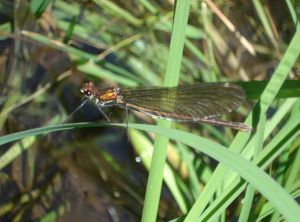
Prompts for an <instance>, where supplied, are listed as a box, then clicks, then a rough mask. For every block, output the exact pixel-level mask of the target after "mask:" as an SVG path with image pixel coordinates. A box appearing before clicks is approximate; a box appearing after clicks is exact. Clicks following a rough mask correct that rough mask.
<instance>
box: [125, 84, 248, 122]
mask: <svg viewBox="0 0 300 222" xmlns="http://www.w3.org/2000/svg"><path fill="white" fill-rule="evenodd" d="M119 95H120V96H121V97H122V100H123V102H124V103H125V104H126V105H127V107H130V108H133V109H136V110H138V111H141V112H144V113H146V114H149V115H151V116H154V117H161V118H167V119H173V120H177V121H178V120H179V121H180V120H181V121H197V120H199V119H203V118H205V119H206V118H213V117H216V116H220V115H222V114H224V113H228V112H231V111H233V110H236V109H237V108H238V107H239V106H240V105H241V103H242V102H243V100H244V99H245V93H244V90H243V89H242V88H241V87H240V86H238V85H235V84H232V83H199V84H194V85H185V86H178V87H170V88H167V87H146V88H145V87H136V88H120V89H119Z"/></svg>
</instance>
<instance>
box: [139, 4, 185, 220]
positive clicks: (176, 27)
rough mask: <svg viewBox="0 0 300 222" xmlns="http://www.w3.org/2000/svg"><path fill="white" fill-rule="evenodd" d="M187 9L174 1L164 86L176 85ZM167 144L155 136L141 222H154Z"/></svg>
mask: <svg viewBox="0 0 300 222" xmlns="http://www.w3.org/2000/svg"><path fill="white" fill-rule="evenodd" d="M189 8H190V1H189V0H188V1H183V0H178V1H176V7H175V11H174V21H173V29H172V34H171V43H170V50H169V56H168V63H167V68H166V76H165V81H164V85H165V86H174V85H177V83H178V79H179V73H180V66H181V59H182V52H183V46H184V42H185V33H186V27H187V21H188V15H189ZM159 126H165V127H170V126H171V123H170V122H167V121H159ZM168 142H169V139H168V138H165V137H161V136H157V138H156V139H155V142H154V149H153V156H152V161H151V166H150V171H149V176H148V183H147V188H146V196H145V203H144V208H143V214H142V221H144V222H149V221H156V216H157V210H158V204H159V199H160V192H161V186H162V177H163V169H164V165H165V161H166V156H167V145H168Z"/></svg>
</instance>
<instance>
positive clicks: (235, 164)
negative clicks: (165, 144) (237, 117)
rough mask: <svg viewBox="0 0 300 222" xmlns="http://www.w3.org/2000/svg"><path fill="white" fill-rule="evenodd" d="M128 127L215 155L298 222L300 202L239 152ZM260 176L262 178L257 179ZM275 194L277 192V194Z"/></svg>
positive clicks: (183, 135)
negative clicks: (299, 203) (155, 134)
mask: <svg viewBox="0 0 300 222" xmlns="http://www.w3.org/2000/svg"><path fill="white" fill-rule="evenodd" d="M112 125H115V126H122V127H126V124H112ZM99 126H103V124H99V123H98V124H95V123H92V124H91V123H76V124H65V125H57V126H48V127H44V128H36V129H32V130H27V131H23V132H19V133H15V134H11V135H7V136H3V137H1V138H0V142H2V144H3V142H4V141H6V142H9V141H12V140H16V139H20V138H24V137H28V136H36V135H38V134H44V133H49V132H54V131H59V130H64V129H77V128H83V127H99ZM129 127H132V128H135V129H139V130H146V131H152V132H154V133H157V134H160V135H162V136H165V137H169V138H171V139H174V140H177V141H180V142H182V143H184V144H186V145H188V146H191V147H193V148H195V149H197V150H199V151H201V152H204V153H206V154H207V155H209V156H211V157H213V158H214V159H216V160H218V161H219V162H221V163H224V164H225V165H226V166H228V167H230V168H231V169H233V170H234V171H235V172H237V173H238V174H239V175H240V176H241V177H243V178H244V179H246V180H247V181H248V182H249V183H250V184H251V185H253V186H254V187H255V188H256V189H257V190H258V191H260V192H261V193H262V194H263V195H264V196H265V197H266V198H267V199H268V200H269V201H270V202H271V203H272V204H273V205H274V206H275V207H276V208H277V210H278V211H279V212H280V213H282V215H284V216H285V218H286V219H287V220H289V221H295V222H296V221H298V218H299V212H300V208H299V206H298V204H297V203H296V202H295V201H294V200H293V199H292V198H291V196H289V195H288V194H287V192H286V191H285V190H283V188H282V187H280V186H279V185H278V184H277V183H276V181H274V180H273V179H272V178H271V177H270V176H269V175H267V174H266V173H265V172H264V171H263V170H261V169H259V168H258V167H257V166H255V165H254V164H253V163H252V162H250V161H248V160H246V159H244V158H243V157H241V156H240V155H238V154H237V153H235V152H233V151H231V150H228V149H226V147H223V146H221V145H219V144H216V143H214V142H212V141H210V140H208V139H205V138H201V137H199V136H196V135H193V134H191V133H187V132H183V131H180V130H175V129H170V128H165V127H160V126H151V125H144V124H129ZM258 178H259V179H258ZM274 193H276V195H274Z"/></svg>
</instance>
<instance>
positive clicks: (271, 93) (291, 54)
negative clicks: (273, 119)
mask: <svg viewBox="0 0 300 222" xmlns="http://www.w3.org/2000/svg"><path fill="white" fill-rule="evenodd" d="M299 40H300V31H299V30H297V32H296V33H295V35H294V37H293V39H292V41H291V43H290V44H289V47H288V49H287V50H286V52H285V54H284V56H283V58H282V60H281V61H280V63H279V65H278V67H277V69H276V70H275V72H274V73H273V76H272V78H271V80H270V81H269V83H268V85H267V86H266V88H265V90H264V92H263V93H262V95H261V99H260V101H259V103H257V104H256V107H255V108H254V110H253V111H252V112H251V113H250V114H249V115H248V118H247V120H246V123H248V124H250V123H251V122H252V123H254V121H256V122H258V120H259V119H260V117H259V116H260V115H264V113H265V112H266V111H267V109H268V108H269V106H270V104H271V103H272V101H273V100H274V98H275V96H276V94H277V93H278V91H279V89H280V88H281V86H282V84H283V82H284V81H285V79H286V77H287V75H288V73H289V71H290V69H291V68H292V67H293V65H294V63H295V61H296V59H297V58H298V56H299V53H300V45H299V44H298V42H299ZM254 116H256V120H255V119H254ZM251 125H252V124H251ZM254 128H255V126H254ZM249 137H250V135H249V134H245V133H238V134H237V136H236V137H235V139H234V141H233V142H232V143H231V145H230V149H231V150H234V151H235V152H240V151H241V150H242V149H243V147H244V145H245V144H246V143H247V141H248V139H249ZM227 170H228V169H227V168H226V167H224V166H222V165H220V166H218V167H217V169H216V170H215V171H214V174H213V176H212V177H211V180H210V181H209V182H208V183H207V184H206V187H205V189H204V190H203V192H202V193H201V195H200V196H199V198H198V199H197V200H196V202H195V204H194V206H193V207H192V209H191V210H190V212H189V214H188V215H187V217H186V221H195V220H197V218H198V217H199V216H200V215H201V213H202V211H203V210H204V209H205V208H206V206H207V204H208V202H209V201H210V200H211V198H212V196H213V194H214V193H215V192H216V190H217V187H218V184H220V183H221V181H222V179H223V175H224V174H225V172H226V171H227Z"/></svg>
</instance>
